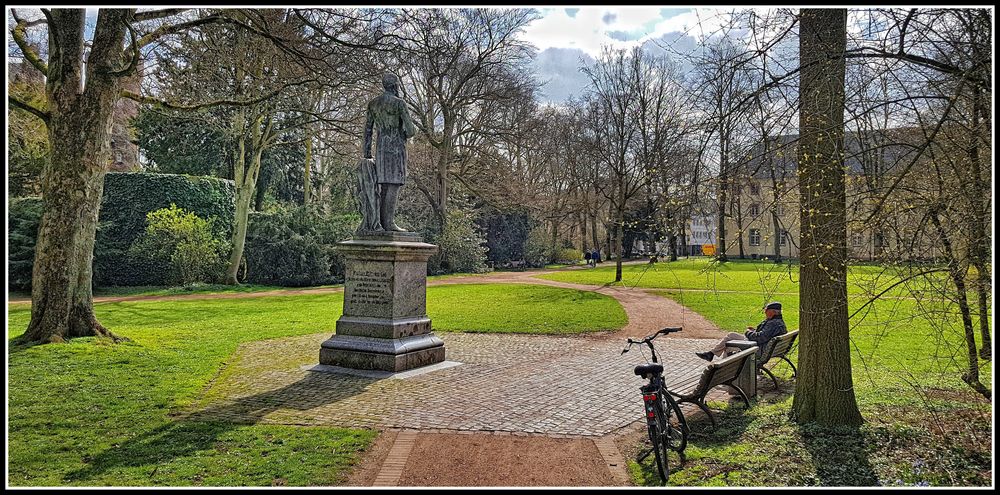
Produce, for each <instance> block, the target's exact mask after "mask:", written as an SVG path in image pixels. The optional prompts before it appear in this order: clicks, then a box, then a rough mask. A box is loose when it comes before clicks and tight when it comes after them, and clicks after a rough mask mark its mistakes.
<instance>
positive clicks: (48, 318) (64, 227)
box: [22, 9, 133, 342]
mask: <svg viewBox="0 0 1000 495" xmlns="http://www.w3.org/2000/svg"><path fill="white" fill-rule="evenodd" d="M132 15H133V11H132V10H130V9H101V10H100V12H99V14H98V17H97V24H96V27H95V31H94V40H93V45H92V46H91V48H90V53H89V55H88V63H87V65H86V69H84V65H83V59H84V54H85V48H84V24H85V11H84V9H52V10H51V14H50V16H51V17H50V20H49V23H50V25H49V60H48V66H47V71H46V87H45V91H46V97H47V106H48V108H47V113H48V118H47V121H46V124H47V128H48V137H49V162H48V163H47V164H46V166H45V169H44V171H43V178H42V197H43V201H44V205H45V207H44V213H43V214H42V218H41V223H40V225H39V229H38V240H37V243H36V247H35V263H34V269H33V272H32V288H31V300H32V305H31V322H30V323H29V324H28V329H27V331H26V332H25V334H24V336H23V337H22V340H23V341H27V342H58V341H61V340H64V339H67V338H72V337H85V336H103V337H110V338H114V339H115V340H119V339H118V337H116V336H115V335H114V334H112V333H111V332H110V331H109V330H108V329H106V328H104V326H103V325H101V323H100V322H98V321H97V318H96V316H95V315H94V301H93V299H94V297H93V287H92V285H91V284H92V282H91V278H92V274H93V257H94V238H95V234H96V229H97V216H98V212H99V210H100V206H101V195H102V193H103V191H104V176H105V174H106V173H107V170H108V165H109V163H110V138H109V134H110V132H111V123H112V116H113V111H114V106H115V102H116V101H117V100H118V98H119V97H120V94H121V74H120V71H121V69H122V68H123V66H124V61H123V51H124V50H123V46H124V41H125V31H126V27H125V26H126V23H127V22H129V21H130V20H131V18H132ZM84 71H86V73H85V74H86V77H85V78H84ZM84 83H85V84H84ZM81 88H82V89H81Z"/></svg>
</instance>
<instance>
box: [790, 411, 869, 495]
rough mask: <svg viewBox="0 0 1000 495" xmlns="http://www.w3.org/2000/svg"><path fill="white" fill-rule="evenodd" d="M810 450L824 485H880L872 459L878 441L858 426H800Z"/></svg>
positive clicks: (817, 473) (800, 432) (819, 479)
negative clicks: (872, 452)
mask: <svg viewBox="0 0 1000 495" xmlns="http://www.w3.org/2000/svg"><path fill="white" fill-rule="evenodd" d="M798 428H799V434H800V435H802V440H803V443H804V444H805V447H806V450H808V451H809V454H810V455H811V456H812V465H813V467H814V468H815V469H816V477H817V478H818V481H819V484H820V485H822V486H878V485H879V479H878V475H876V474H875V469H874V468H873V467H872V465H871V462H870V461H869V460H868V456H869V454H870V451H871V448H872V447H871V446H873V445H874V444H875V440H874V439H871V438H869V437H868V435H866V434H865V432H864V431H862V430H861V429H860V428H858V427H828V426H819V425H816V424H809V423H807V424H804V425H800V426H799V427H798Z"/></svg>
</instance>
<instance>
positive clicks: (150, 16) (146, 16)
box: [135, 9, 191, 22]
mask: <svg viewBox="0 0 1000 495" xmlns="http://www.w3.org/2000/svg"><path fill="white" fill-rule="evenodd" d="M188 10H191V9H160V10H149V11H146V12H136V13H135V20H136V22H143V21H152V20H154V19H162V18H164V17H170V16H173V15H177V14H181V13H184V12H187V11H188Z"/></svg>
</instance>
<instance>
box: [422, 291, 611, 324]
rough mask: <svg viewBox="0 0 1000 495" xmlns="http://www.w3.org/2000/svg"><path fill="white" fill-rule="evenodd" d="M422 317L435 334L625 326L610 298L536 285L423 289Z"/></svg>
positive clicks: (587, 292) (586, 292)
mask: <svg viewBox="0 0 1000 495" xmlns="http://www.w3.org/2000/svg"><path fill="white" fill-rule="evenodd" d="M427 314H428V315H430V317H431V321H432V322H433V323H432V324H433V326H434V328H435V329H436V330H441V331H461V332H491V333H492V332H499V333H539V334H565V333H579V332H594V331H601V330H617V329H620V328H622V327H624V326H625V325H626V324H627V323H628V317H626V316H625V310H624V309H622V307H621V305H620V304H618V301H616V300H615V299H614V298H612V297H609V296H605V295H602V294H597V293H594V292H589V291H580V290H571V289H561V288H557V287H546V286H542V285H522V284H462V285H437V286H433V287H428V288H427Z"/></svg>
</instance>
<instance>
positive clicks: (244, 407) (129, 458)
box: [65, 372, 376, 482]
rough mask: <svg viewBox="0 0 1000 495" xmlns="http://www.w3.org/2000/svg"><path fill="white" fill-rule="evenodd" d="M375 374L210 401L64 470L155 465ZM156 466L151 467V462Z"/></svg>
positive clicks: (78, 475)
mask: <svg viewBox="0 0 1000 495" xmlns="http://www.w3.org/2000/svg"><path fill="white" fill-rule="evenodd" d="M375 381H376V379H374V378H364V377H357V376H348V375H335V374H327V373H317V372H311V373H309V374H308V375H306V377H305V378H303V379H301V380H299V381H297V382H295V383H293V384H290V385H287V386H285V387H282V388H279V389H275V390H271V391H268V392H263V393H260V394H257V395H253V396H248V397H242V398H239V399H236V400H233V401H227V402H225V403H222V404H218V405H213V406H210V407H208V408H205V409H201V410H198V411H194V412H192V413H188V414H185V415H184V416H182V417H179V418H177V419H176V420H175V421H172V422H170V423H168V424H165V425H163V426H161V427H159V428H156V429H153V430H151V431H148V432H145V433H143V434H141V435H139V436H136V437H134V438H132V439H130V440H128V441H126V442H123V443H122V444H120V445H116V446H114V447H112V448H110V449H107V450H105V451H103V452H101V453H99V454H97V455H96V456H94V457H92V458H90V459H88V463H89V465H88V466H87V467H85V468H83V469H79V470H76V471H73V472H71V473H69V474H67V475H66V477H65V480H66V481H68V482H74V481H87V480H91V479H94V478H98V477H100V476H101V475H102V474H104V473H106V472H110V471H114V470H116V469H121V468H135V467H141V466H149V467H154V466H159V465H161V464H166V463H169V462H172V461H174V460H176V459H180V458H184V457H188V456H192V455H196V453H197V452H199V451H206V450H213V449H216V448H217V447H218V445H219V442H220V441H221V440H220V439H221V437H223V436H224V435H225V434H226V433H228V432H230V431H232V430H234V429H237V428H239V427H242V426H249V425H254V424H257V423H260V422H261V421H262V420H263V419H264V417H265V416H267V415H268V414H270V413H272V412H274V411H276V410H278V409H290V410H298V411H306V410H309V409H313V408H316V407H320V406H323V405H327V404H331V403H336V402H339V401H341V400H344V399H347V398H349V397H351V396H354V395H357V394H359V393H361V392H362V391H364V390H365V388H366V387H368V386H369V385H370V384H371V383H373V382H375ZM154 471H155V468H154Z"/></svg>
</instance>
